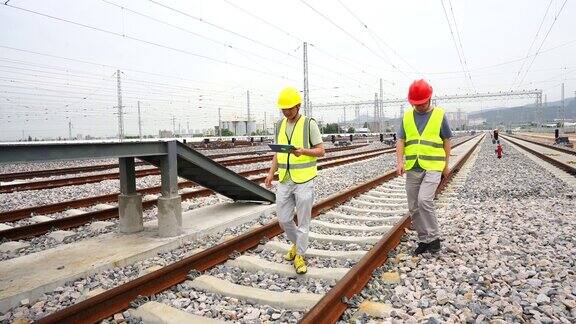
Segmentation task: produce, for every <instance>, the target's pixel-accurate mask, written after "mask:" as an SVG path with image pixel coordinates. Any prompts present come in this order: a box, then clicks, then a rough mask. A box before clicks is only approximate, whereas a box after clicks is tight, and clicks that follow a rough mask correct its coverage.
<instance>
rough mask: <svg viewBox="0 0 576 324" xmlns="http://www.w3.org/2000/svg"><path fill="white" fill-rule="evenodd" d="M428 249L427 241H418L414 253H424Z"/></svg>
mask: <svg viewBox="0 0 576 324" xmlns="http://www.w3.org/2000/svg"><path fill="white" fill-rule="evenodd" d="M427 251H428V243H424V242H419V243H418V247H417V248H416V250H414V255H419V254H422V253H426V252H427Z"/></svg>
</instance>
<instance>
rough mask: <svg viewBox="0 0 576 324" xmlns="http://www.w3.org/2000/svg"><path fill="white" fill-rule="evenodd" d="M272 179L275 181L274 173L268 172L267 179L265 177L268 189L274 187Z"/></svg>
mask: <svg viewBox="0 0 576 324" xmlns="http://www.w3.org/2000/svg"><path fill="white" fill-rule="evenodd" d="M272 181H274V173H268V175H267V176H266V179H264V185H265V186H266V188H268V189H270V188H272Z"/></svg>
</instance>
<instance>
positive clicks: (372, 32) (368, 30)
mask: <svg viewBox="0 0 576 324" xmlns="http://www.w3.org/2000/svg"><path fill="white" fill-rule="evenodd" d="M338 3H340V5H341V6H342V7H343V8H344V9H345V10H346V11H347V12H348V13H349V14H350V15H351V16H352V17H354V18H355V19H356V20H357V21H358V23H360V25H361V26H362V27H363V28H364V29H366V31H367V32H368V34H369V35H370V37H371V38H372V39H373V40H374V41H375V42H376V45H377V46H378V47H380V46H379V45H378V43H379V42H380V43H382V44H384V46H386V47H387V48H388V49H390V50H391V51H392V53H394V55H396V56H397V57H398V58H400V59H401V60H402V61H403V62H404V63H406V65H407V66H408V67H409V68H411V69H412V70H414V72H416V73H419V72H418V70H416V68H414V67H413V66H412V65H411V64H410V63H408V61H406V60H405V59H404V58H403V57H402V56H401V55H400V54H398V52H396V50H394V48H393V47H392V46H390V45H388V43H387V42H386V41H384V40H383V39H382V38H381V37H379V36H378V34H377V33H375V32H374V31H372V29H371V28H369V27H368V25H367V24H366V23H364V21H363V20H362V19H360V17H359V16H358V15H357V14H355V13H354V12H353V11H352V10H351V9H350V8H349V7H348V6H346V4H344V2H343V1H342V0H338ZM381 51H382V52H383V54H384V55H386V54H385V52H384V51H383V50H382V49H381ZM390 65H391V66H392V67H393V68H394V69H395V70H397V71H398V72H400V73H402V75H404V76H405V77H407V78H409V77H408V75H407V74H406V72H405V71H402V70H400V69H399V68H398V67H396V66H395V65H394V64H392V63H390Z"/></svg>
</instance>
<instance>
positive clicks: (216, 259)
mask: <svg viewBox="0 0 576 324" xmlns="http://www.w3.org/2000/svg"><path fill="white" fill-rule="evenodd" d="M474 147H475V146H474ZM394 177H396V173H395V171H390V172H387V173H386V174H384V175H382V176H380V177H378V178H376V179H373V180H370V181H368V182H365V183H363V184H360V185H356V186H354V187H352V188H351V189H350V190H347V191H346V192H340V193H337V194H334V195H331V196H329V197H327V198H326V199H324V200H322V201H321V202H319V203H317V204H315V205H314V207H313V208H312V216H313V217H316V216H317V215H319V214H320V213H321V212H323V211H325V210H327V209H330V208H332V207H334V206H337V205H338V204H340V203H342V202H344V201H347V200H348V199H350V198H352V197H354V196H356V195H358V194H360V193H363V192H366V191H368V190H370V189H372V188H374V187H376V186H378V185H380V184H382V183H384V182H386V181H389V180H390V179H392V178H394ZM397 226H400V225H397ZM281 233H282V229H281V228H280V226H279V224H278V222H277V221H273V222H271V223H268V224H266V225H264V226H262V227H259V228H257V229H254V230H252V231H249V232H247V233H245V234H242V235H240V236H238V237H235V238H233V239H231V240H228V241H226V242H223V243H221V244H218V245H216V246H213V247H211V248H208V249H206V250H204V251H202V252H199V253H197V254H194V255H192V256H190V257H187V258H185V259H183V260H181V261H178V262H175V263H173V264H171V265H168V266H166V267H164V268H162V269H159V270H157V271H154V272H151V273H149V274H146V275H144V276H142V277H139V278H137V279H135V280H133V281H130V282H128V283H125V284H123V285H120V286H118V287H116V288H113V289H110V290H108V291H106V292H104V293H102V294H98V295H96V296H94V297H92V298H89V299H86V300H84V301H81V302H79V303H77V304H74V305H72V306H70V307H68V308H65V309H62V310H60V311H57V312H54V313H52V314H50V315H48V316H46V317H44V318H42V319H40V320H38V321H37V323H88V322H97V321H100V320H102V319H105V318H107V317H109V316H112V315H113V314H115V313H118V312H121V311H123V310H125V309H127V308H129V307H130V303H131V302H132V301H133V300H134V299H136V298H137V297H138V296H148V295H152V294H156V293H159V292H161V291H164V290H166V289H168V288H170V287H171V286H174V285H176V284H178V283H180V282H183V281H185V280H186V279H187V276H188V273H189V272H190V271H191V270H194V269H195V270H198V271H204V270H207V269H209V268H211V267H213V266H215V265H218V264H220V263H223V262H225V261H227V260H228V258H229V257H230V255H231V254H232V252H244V251H246V250H248V249H251V248H254V247H256V246H258V244H260V242H261V240H262V239H264V238H267V239H270V238H273V237H274V236H277V235H279V234H281ZM363 259H364V258H363ZM370 273H371V272H370ZM346 277H347V276H346ZM346 277H345V278H346ZM320 319H321V320H320V321H316V322H315V323H323V322H325V317H321V318H320Z"/></svg>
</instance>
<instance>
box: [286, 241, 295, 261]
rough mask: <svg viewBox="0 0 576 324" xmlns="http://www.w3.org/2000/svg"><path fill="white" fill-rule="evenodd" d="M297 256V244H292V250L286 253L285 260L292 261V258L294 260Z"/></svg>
mask: <svg viewBox="0 0 576 324" xmlns="http://www.w3.org/2000/svg"><path fill="white" fill-rule="evenodd" d="M295 257H296V244H292V247H291V248H290V251H288V253H286V254H284V260H286V261H292V260H294V258H295Z"/></svg>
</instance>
